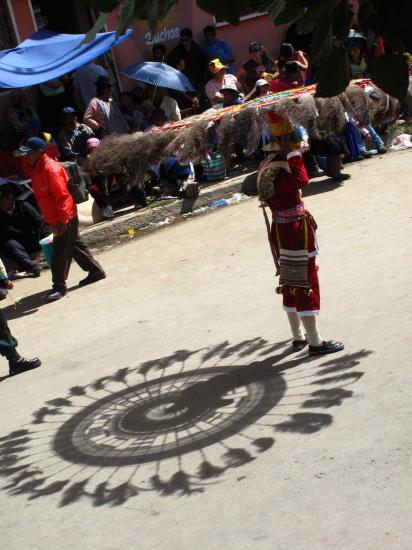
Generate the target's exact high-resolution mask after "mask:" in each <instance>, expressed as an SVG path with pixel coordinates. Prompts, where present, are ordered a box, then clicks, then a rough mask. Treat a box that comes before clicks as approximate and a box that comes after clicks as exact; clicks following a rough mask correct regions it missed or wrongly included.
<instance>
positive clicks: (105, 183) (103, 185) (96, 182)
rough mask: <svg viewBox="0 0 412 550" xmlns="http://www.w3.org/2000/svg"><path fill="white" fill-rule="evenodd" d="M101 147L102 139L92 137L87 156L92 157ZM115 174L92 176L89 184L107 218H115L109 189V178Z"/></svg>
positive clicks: (89, 141) (88, 141)
mask: <svg viewBox="0 0 412 550" xmlns="http://www.w3.org/2000/svg"><path fill="white" fill-rule="evenodd" d="M98 147H100V140H99V139H97V138H95V137H92V138H90V139H88V140H87V157H88V158H90V157H91V156H92V155H93V152H94V151H95V150H96V149H97V148H98ZM112 179H113V176H110V177H109V176H90V184H89V186H88V189H89V192H90V194H91V196H92V197H93V198H94V200H95V201H96V204H97V206H98V207H99V208H100V210H101V211H102V216H103V218H104V219H106V220H112V219H113V218H114V211H113V207H112V201H111V197H110V191H109V180H112Z"/></svg>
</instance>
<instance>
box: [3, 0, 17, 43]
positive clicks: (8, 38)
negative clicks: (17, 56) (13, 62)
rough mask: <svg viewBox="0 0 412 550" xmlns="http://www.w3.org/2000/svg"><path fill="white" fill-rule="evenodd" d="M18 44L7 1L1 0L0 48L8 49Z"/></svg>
mask: <svg viewBox="0 0 412 550" xmlns="http://www.w3.org/2000/svg"><path fill="white" fill-rule="evenodd" d="M16 45H17V41H16V37H15V36H14V32H13V27H12V24H11V21H10V14H9V8H8V5H7V1H6V0H0V50H8V49H9V48H14V47H15V46H16Z"/></svg>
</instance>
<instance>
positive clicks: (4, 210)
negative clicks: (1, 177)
mask: <svg viewBox="0 0 412 550" xmlns="http://www.w3.org/2000/svg"><path fill="white" fill-rule="evenodd" d="M49 234H50V229H49V228H47V227H46V226H45V224H44V220H43V217H42V216H41V215H40V214H39V213H38V211H37V210H36V209H35V208H34V207H33V206H32V205H31V204H29V203H27V202H25V201H17V200H15V198H14V194H13V191H12V189H11V188H10V187H9V186H8V185H0V255H1V256H2V258H7V259H9V260H12V261H13V262H15V264H16V265H17V267H18V268H19V269H20V270H21V271H26V272H27V273H28V274H29V275H31V276H32V277H39V276H40V271H41V269H40V266H39V265H38V264H37V263H36V262H34V261H32V260H31V258H30V254H33V253H34V252H37V251H39V250H40V245H39V240H40V239H42V238H43V237H46V236H47V235H49Z"/></svg>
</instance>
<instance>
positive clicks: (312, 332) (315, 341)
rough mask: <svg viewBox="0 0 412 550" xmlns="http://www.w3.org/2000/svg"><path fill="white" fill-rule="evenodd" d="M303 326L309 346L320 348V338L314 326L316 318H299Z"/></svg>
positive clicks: (312, 316) (321, 341)
mask: <svg viewBox="0 0 412 550" xmlns="http://www.w3.org/2000/svg"><path fill="white" fill-rule="evenodd" d="M301 321H302V323H303V326H304V327H305V332H306V336H307V338H308V342H309V345H310V346H321V345H322V343H323V340H322V336H321V335H320V334H319V332H318V328H317V326H316V317H315V316H314V315H310V316H305V317H301Z"/></svg>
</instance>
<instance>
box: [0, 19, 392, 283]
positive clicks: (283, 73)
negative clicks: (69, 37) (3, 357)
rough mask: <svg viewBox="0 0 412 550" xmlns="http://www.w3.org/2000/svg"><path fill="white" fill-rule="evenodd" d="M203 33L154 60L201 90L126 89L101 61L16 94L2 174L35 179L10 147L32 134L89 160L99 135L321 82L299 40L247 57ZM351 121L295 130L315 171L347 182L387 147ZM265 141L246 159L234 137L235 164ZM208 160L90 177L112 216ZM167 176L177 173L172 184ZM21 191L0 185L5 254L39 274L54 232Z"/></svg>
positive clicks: (151, 127) (355, 49)
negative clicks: (353, 165)
mask: <svg viewBox="0 0 412 550" xmlns="http://www.w3.org/2000/svg"><path fill="white" fill-rule="evenodd" d="M203 38H204V41H203V43H202V44H200V45H199V44H197V43H196V42H195V41H194V39H193V33H192V31H191V30H190V29H183V30H182V31H181V33H180V41H179V43H178V44H177V45H176V46H175V47H174V48H173V49H172V50H171V51H170V52H168V51H167V49H166V47H165V46H164V45H163V44H155V45H154V46H153V48H152V56H151V60H153V61H158V62H164V63H167V64H169V65H170V66H172V67H174V68H175V69H177V70H179V71H181V72H182V73H183V74H184V75H185V76H187V78H189V80H190V81H191V83H192V84H193V87H194V90H195V91H194V92H178V91H176V90H169V89H165V88H161V87H154V86H151V85H148V84H145V83H143V82H136V81H134V88H132V89H130V90H129V91H127V92H123V93H119V91H118V89H117V87H116V85H115V83H114V79H113V76H112V74H111V71H110V68H109V66H105V67H104V66H102V65H101V64H98V63H97V62H91V63H88V64H86V65H84V66H82V67H80V68H79V69H77V70H76V71H74V73H73V74H71V75H65V76H64V77H61V78H59V79H54V80H52V81H49V82H46V83H44V84H41V85H40V86H39V101H38V106H37V107H34V106H33V105H31V104H30V103H29V102H28V101H27V99H26V97H25V95H24V93H23V92H22V91H21V90H14V91H12V92H11V93H10V108H9V109H8V112H7V116H8V122H9V127H10V130H11V132H10V135H9V137H8V140H6V139H5V136H4V135H2V136H1V143H0V155H1V161H2V162H1V172H0V175H1V176H4V177H6V176H9V175H10V174H12V173H17V174H20V175H21V176H28V174H27V172H25V170H24V162H22V159H21V158H19V157H18V154H14V156H13V154H10V153H12V152H13V151H17V150H18V149H19V148H20V147H21V146H22V145H24V144H25V142H26V141H27V139H29V138H33V137H36V138H40V139H41V140H43V141H44V142H45V144H46V154H47V156H48V157H50V158H51V159H56V160H60V161H62V162H66V163H67V162H68V163H76V164H77V165H79V166H81V165H82V164H83V163H84V162H85V161H86V159H87V158H88V157H90V156H91V155H93V154H94V151H95V150H96V148H98V147H99V145H100V140H102V139H103V138H105V137H106V136H108V135H110V134H127V133H132V132H151V131H156V130H158V129H159V128H161V127H162V126H164V125H165V124H166V123H167V122H173V121H178V120H181V118H184V117H186V116H189V115H192V114H195V113H200V112H202V111H205V110H207V109H217V108H221V107H228V106H231V105H238V104H240V103H242V102H243V101H245V100H248V99H251V98H254V97H261V96H265V95H267V94H270V93H273V92H280V91H284V90H287V89H291V88H296V87H300V86H303V85H304V84H307V83H311V82H314V81H316V72H314V71H313V68H310V66H309V59H308V56H307V54H306V53H304V52H303V51H300V50H297V49H295V48H294V47H293V45H292V44H289V43H284V44H282V45H281V47H280V50H279V52H278V55H276V56H274V57H272V56H271V55H270V54H269V53H268V52H267V50H266V49H265V47H264V45H263V44H262V43H260V42H252V43H250V44H249V46H248V49H247V57H246V59H245V60H244V61H242V60H240V61H239V60H236V59H235V57H234V55H233V51H232V49H231V47H230V45H229V44H227V43H226V42H224V41H222V40H221V39H219V38H218V37H217V35H216V29H215V28H214V27H213V26H207V27H205V29H204V31H203ZM365 44H366V41H365ZM348 54H349V59H350V68H351V71H352V76H353V78H360V77H366V76H368V75H367V63H366V58H365V49H364V45H363V42H362V41H360V42H359V41H358V42H355V43H351V44H349V45H348ZM245 56H246V52H245ZM346 117H347V119H346V127H345V131H344V132H343V133H342V134H341V135H339V136H338V135H334V136H330V137H328V138H327V139H326V140H310V139H309V137H308V135H307V132H306V130H305V129H304V128H302V127H300V128H295V130H296V132H297V133H298V134H299V136H300V139H301V140H302V143H303V149H304V153H305V155H304V158H305V163H306V166H307V169H308V172H309V175H310V176H311V177H317V176H320V175H323V174H326V175H328V176H330V177H332V178H334V179H337V180H342V179H345V178H346V177H348V176H347V175H345V174H342V172H341V168H342V159H343V160H346V161H351V160H360V159H363V158H366V157H369V156H371V154H373V153H374V152H380V153H382V152H385V151H386V148H385V145H384V143H383V140H382V139H381V137H380V136H379V134H378V133H377V131H376V129H375V128H373V127H372V126H367V127H359V124H358V122H357V120H356V119H355V118H354V116H353V113H347V114H346ZM264 145H265V138H264V135H262V140H261V143H260V146H259V148H258V150H257V151H255V153H254V154H253V155H252V157H251V158H249V159H248V158H247V157H246V156H245V153H244V150H243V147H242V145H241V144H237V143H234V144H233V166H232V168H233V167H236V168H237V169H239V167H241V168H242V166H244V165H246V164H247V163H248V162H252V163H253V162H255V163H256V162H258V161H259V160H261V159H262V157H263V155H264V154H265V147H264ZM266 150H267V149H266ZM214 158H215V159H218V158H219V159H222V155H221V154H219V151H215V156H214ZM212 160H213V158H212ZM222 162H223V159H222ZM202 164H203V166H204V163H200V162H199V165H198V166H192V165H191V166H187V167H179V166H178V163H177V161H176V159H175V158H170V159H166V160H165V161H164V162H162V163H161V164H160V165H158V166H153V167H152V168H153V169H152V170H151V172H150V174H149V177H148V180H147V182H146V183H145V182H142V181H134V180H133V178H130V177H128V176H126V175H125V174H124V173H118V174H113V175H112V176H110V177H104V176H97V177H92V178H90V180H89V181H88V186H89V192H90V194H91V195H92V197H93V198H94V199H95V201H96V204H97V206H98V207H99V208H100V210H101V213H102V217H103V218H105V219H113V217H114V215H115V209H116V207H117V206H119V205H121V204H125V203H132V204H135V205H136V206H137V207H143V206H145V205H146V204H147V192H150V191H151V190H155V191H156V193H155V194H156V196H157V197H158V196H159V194H161V193H162V191H163V192H164V191H165V190H167V192H168V193H172V194H174V195H177V194H178V193H179V188H180V186H181V185H182V183H183V182H184V181H185V179H187V178H189V177H192V178H195V177H196V178H197V179H200V178H201V177H202ZM218 171H219V169H218ZM205 172H207V171H205ZM219 173H220V172H219ZM222 173H224V170H223V172H222ZM206 177H207V176H206ZM165 179H166V180H167V179H169V182H168V183H169V185H166V183H167V182H165ZM153 180H154V181H155V184H153ZM162 181H163V183H164V184H165V185H164V187H162ZM15 194H16V193H15V190H13V187H10V186H9V185H8V184H6V182H5V181H0V233H1V240H0V255H1V256H2V257H3V259H6V261H8V260H11V261H12V262H14V263H15V265H16V266H17V267H18V268H19V269H20V270H23V271H26V272H28V273H30V274H31V275H33V276H37V275H38V273H39V267H38V265H37V264H36V262H34V261H33V260H32V259H31V257H30V255H31V254H32V253H33V252H35V251H36V250H37V249H38V240H39V238H41V237H42V236H44V235H45V234H46V233H48V232H50V228H48V227H47V226H46V225H45V224H44V222H43V221H42V217H41V215H40V214H39V211H38V209H36V206H37V205H36V204H35V202H34V201H32V202H33V204H29V203H27V202H25V203H24V205H23V203H22V204H20V201H16V200H15Z"/></svg>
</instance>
